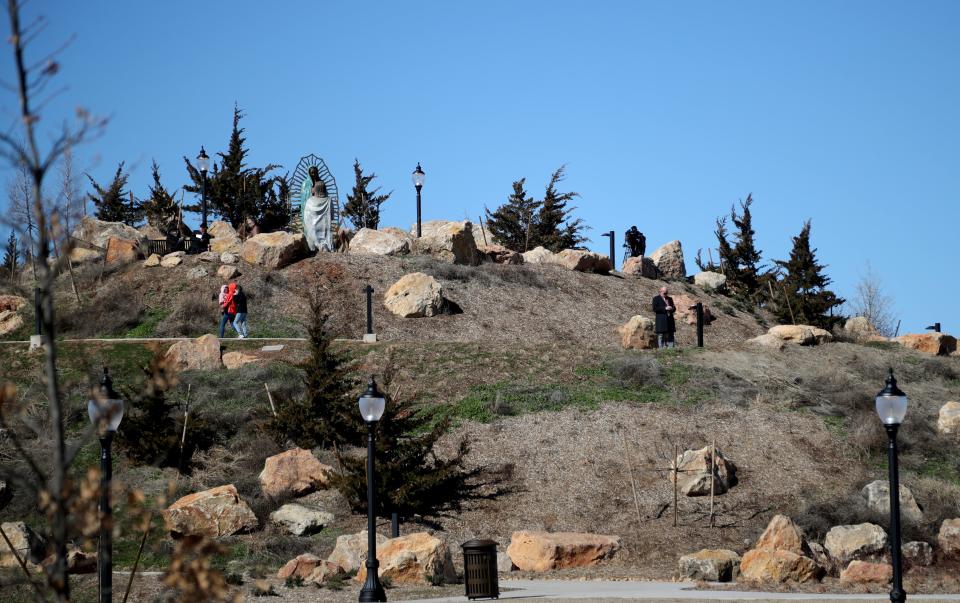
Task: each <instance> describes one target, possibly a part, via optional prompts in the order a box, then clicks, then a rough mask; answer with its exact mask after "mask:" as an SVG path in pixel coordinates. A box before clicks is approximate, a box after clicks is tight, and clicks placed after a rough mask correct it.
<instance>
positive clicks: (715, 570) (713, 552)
mask: <svg viewBox="0 0 960 603" xmlns="http://www.w3.org/2000/svg"><path fill="white" fill-rule="evenodd" d="M739 573H740V555H738V554H737V553H735V552H734V551H731V550H727V549H702V550H700V551H697V552H696V553H690V554H689V555H684V556H683V557H680V578H681V579H684V580H706V581H707V582H735V581H736V579H737V575H738V574H739Z"/></svg>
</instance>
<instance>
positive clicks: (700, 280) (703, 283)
mask: <svg viewBox="0 0 960 603" xmlns="http://www.w3.org/2000/svg"><path fill="white" fill-rule="evenodd" d="M693 284H694V285H696V286H698V287H701V288H703V289H704V290H706V291H721V290H723V289H725V288H726V287H727V277H726V275H724V274H720V273H719V272H711V271H709V270H705V271H703V272H698V273H696V274H694V275H693Z"/></svg>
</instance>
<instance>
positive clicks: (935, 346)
mask: <svg viewBox="0 0 960 603" xmlns="http://www.w3.org/2000/svg"><path fill="white" fill-rule="evenodd" d="M894 341H895V342H897V343H899V344H900V345H902V346H903V347H905V348H910V349H911V350H917V351H918V352H923V353H924V354H930V355H931V356H949V355H950V354H952V353H953V352H956V351H957V339H956V337H953V336H952V335H947V334H946V333H911V334H907V335H901V336H900V337H897V338H896V339H894Z"/></svg>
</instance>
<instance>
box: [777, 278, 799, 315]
mask: <svg viewBox="0 0 960 603" xmlns="http://www.w3.org/2000/svg"><path fill="white" fill-rule="evenodd" d="M780 288H781V289H783V299H785V300H787V309H788V310H790V322H792V323H793V324H797V317H796V316H794V315H793V304H791V303H790V296H789V295H787V288H786V287H785V286H784V285H782V284H781V285H780Z"/></svg>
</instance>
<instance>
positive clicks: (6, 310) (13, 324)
mask: <svg viewBox="0 0 960 603" xmlns="http://www.w3.org/2000/svg"><path fill="white" fill-rule="evenodd" d="M26 305H27V300H26V298H23V297H20V296H19V295H0V337H2V336H4V335H9V334H10V333H13V332H14V331H16V330H17V329H19V328H20V327H22V326H23V316H21V315H20V314H19V312H20V309H21V308H24V307H25V306H26Z"/></svg>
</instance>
